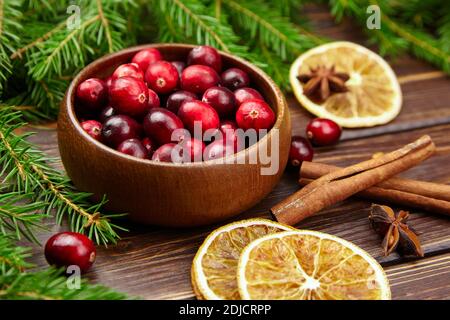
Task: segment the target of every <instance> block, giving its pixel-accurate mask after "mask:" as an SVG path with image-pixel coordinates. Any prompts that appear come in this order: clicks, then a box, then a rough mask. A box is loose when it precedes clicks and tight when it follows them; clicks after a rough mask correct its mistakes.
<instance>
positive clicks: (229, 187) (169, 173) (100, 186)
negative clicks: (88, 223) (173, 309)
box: [58, 44, 291, 227]
mask: <svg viewBox="0 0 450 320" xmlns="http://www.w3.org/2000/svg"><path fill="white" fill-rule="evenodd" d="M150 47H153V48H157V49H159V50H160V51H161V53H162V54H163V55H164V57H165V59H167V60H169V61H170V60H185V58H186V57H187V54H188V52H189V51H190V50H191V49H192V48H193V46H192V45H186V44H152V45H143V46H138V47H133V48H129V49H125V50H122V51H120V52H117V53H114V54H111V55H107V56H105V57H102V58H100V59H98V60H96V61H94V62H93V63H91V64H89V65H88V66H87V67H86V68H84V69H83V70H82V71H81V72H80V73H79V74H78V75H77V76H76V77H75V78H74V79H73V81H72V83H71V84H70V86H69V88H68V90H67V92H66V95H65V98H64V101H63V103H62V106H61V111H60V114H59V119H58V144H59V150H60V153H61V158H62V161H63V164H64V167H65V169H66V171H67V174H68V175H69V177H70V178H71V179H72V181H73V183H74V185H75V186H76V187H77V188H78V189H79V190H82V191H87V192H91V193H93V195H94V196H93V198H94V199H95V200H99V199H100V198H101V197H102V196H103V195H106V196H107V198H108V200H109V201H108V203H107V205H106V208H107V209H108V210H110V211H113V212H127V213H129V217H130V219H132V220H134V221H137V222H141V223H145V224H154V225H161V226H172V227H190V226H199V225H206V224H211V223H215V222H218V221H221V220H225V219H227V218H230V217H232V216H235V215H237V214H239V213H240V212H242V211H244V210H246V209H248V208H250V207H252V206H253V205H255V204H256V203H258V202H259V201H260V200H261V199H263V198H264V197H265V196H266V195H267V194H268V193H269V192H270V191H271V190H272V189H273V187H274V186H275V184H276V183H277V182H278V181H279V179H280V177H281V175H282V173H283V171H284V168H285V166H286V163H287V159H288V153H289V147H290V140H291V124H290V117H289V110H288V107H287V104H286V101H285V99H284V96H283V94H282V93H281V91H280V89H279V88H278V87H277V86H276V85H275V83H274V82H273V81H272V80H271V79H270V78H269V77H268V76H267V75H266V74H265V73H264V72H263V71H261V70H260V69H259V68H257V67H255V66H254V65H252V64H250V63H249V62H246V61H244V60H242V59H239V58H237V57H235V56H232V55H230V54H227V53H223V52H221V55H222V59H223V64H224V68H228V67H232V66H233V67H238V68H241V69H243V70H244V71H246V72H247V73H248V74H249V76H250V78H251V81H252V85H253V86H254V87H256V88H257V89H258V90H259V91H260V92H261V93H262V94H263V96H264V98H265V99H266V101H267V102H268V104H269V105H270V106H271V107H272V108H273V109H274V111H275V113H276V115H277V118H276V123H275V125H274V127H273V129H276V130H273V129H272V130H270V131H269V133H268V134H267V135H266V136H265V137H263V138H262V139H260V140H259V142H258V143H257V144H254V145H252V146H250V147H249V148H247V149H245V150H243V151H241V152H239V153H237V154H235V155H232V156H229V157H227V161H229V160H231V158H232V159H233V160H238V161H235V163H226V164H224V163H221V161H219V159H218V160H213V161H207V162H196V163H187V164H172V163H164V162H155V161H150V160H141V159H138V158H134V157H131V156H128V155H125V154H122V153H120V152H118V151H115V150H114V149H111V148H109V147H107V146H106V145H104V144H102V143H100V142H97V141H96V140H94V139H93V138H91V137H90V136H89V135H88V134H87V133H86V132H84V130H83V129H82V128H81V126H80V124H79V122H78V120H77V116H76V115H75V112H74V101H75V99H74V98H75V92H76V88H77V86H78V84H79V83H81V82H82V81H84V80H86V79H88V78H91V77H106V76H108V75H110V74H111V73H112V71H113V70H114V69H115V68H116V67H117V66H118V65H120V64H123V63H126V62H129V61H130V60H131V58H132V57H133V55H134V54H135V53H136V52H138V51H139V50H142V49H144V48H150ZM277 132H278V133H279V168H278V170H277V171H276V173H275V174H273V175H261V171H260V170H261V167H264V165H262V164H261V162H262V161H260V159H259V157H257V158H258V160H257V163H253V164H251V163H249V159H251V158H252V157H254V156H256V155H257V154H258V152H259V151H260V150H267V149H268V148H269V149H270V143H271V141H272V140H274V141H275V139H276V138H277V134H276V133H277ZM269 154H270V153H269ZM243 162H245V164H240V163H243ZM266 167H267V166H266Z"/></svg>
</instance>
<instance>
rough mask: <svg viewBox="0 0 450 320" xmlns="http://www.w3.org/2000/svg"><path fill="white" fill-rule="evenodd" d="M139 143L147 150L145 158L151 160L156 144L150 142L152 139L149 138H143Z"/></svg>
mask: <svg viewBox="0 0 450 320" xmlns="http://www.w3.org/2000/svg"><path fill="white" fill-rule="evenodd" d="M141 143H142V145H143V146H144V148H145V149H146V150H147V158H148V159H151V158H152V155H153V153H154V152H155V150H156V143H154V142H153V141H152V139H150V138H149V137H145V138H144V139H142V140H141Z"/></svg>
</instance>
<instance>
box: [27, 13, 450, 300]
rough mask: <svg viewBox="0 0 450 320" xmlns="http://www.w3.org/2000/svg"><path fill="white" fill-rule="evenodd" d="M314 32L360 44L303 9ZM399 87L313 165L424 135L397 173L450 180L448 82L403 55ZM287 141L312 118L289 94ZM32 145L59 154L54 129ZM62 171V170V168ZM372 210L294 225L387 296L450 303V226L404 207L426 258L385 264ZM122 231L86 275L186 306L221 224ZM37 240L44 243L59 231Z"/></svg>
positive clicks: (339, 210) (287, 185)
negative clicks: (372, 267)
mask: <svg viewBox="0 0 450 320" xmlns="http://www.w3.org/2000/svg"><path fill="white" fill-rule="evenodd" d="M306 10H307V11H308V14H309V16H310V17H311V19H312V21H313V23H314V28H315V29H316V30H319V31H320V32H321V33H322V34H323V35H325V36H328V37H330V38H334V39H345V40H350V41H355V42H359V43H364V37H363V35H362V34H360V33H358V32H357V31H355V30H358V29H359V28H358V27H357V26H355V25H353V24H352V23H350V22H348V21H346V22H344V23H343V24H341V25H339V26H336V25H335V24H334V23H333V21H332V19H331V17H330V16H329V14H328V13H327V10H324V8H321V7H316V6H308V7H307V8H306ZM390 63H391V64H392V66H393V68H394V71H395V72H396V74H397V76H398V77H399V81H400V83H401V87H402V91H403V97H404V104H403V108H402V112H401V113H400V115H399V116H398V117H397V118H396V119H395V120H394V121H392V122H391V123H389V124H387V125H385V126H379V127H375V128H369V129H354V130H345V131H344V134H343V137H342V141H341V142H340V143H339V144H338V145H337V146H335V147H329V148H320V149H317V150H316V156H315V159H314V160H315V161H320V162H324V163H329V164H335V165H350V164H353V163H355V162H357V161H361V160H364V159H367V158H369V157H370V156H371V155H372V154H373V153H375V152H378V151H389V150H392V149H396V148H398V147H400V146H402V145H404V144H405V143H407V142H410V141H412V140H414V139H416V138H418V137H419V136H421V135H423V134H429V135H430V136H431V137H432V138H433V140H434V142H435V143H436V145H437V154H436V155H435V156H433V157H432V158H431V159H429V160H427V161H425V162H424V163H423V164H421V165H420V166H418V167H415V168H413V169H411V170H409V171H407V172H405V173H404V174H402V175H401V176H404V177H409V178H414V179H421V180H426V181H434V182H439V183H447V184H449V183H450V79H449V78H448V77H447V76H445V75H444V74H443V73H441V72H440V71H438V70H436V69H434V68H433V67H431V66H430V65H428V64H426V63H424V62H421V61H418V60H416V59H414V58H412V57H409V56H402V57H399V58H398V59H396V60H394V61H392V60H391V61H390ZM287 98H288V101H289V105H290V110H291V117H292V126H293V134H304V128H305V125H306V123H307V121H308V120H309V119H310V118H311V117H312V116H311V115H310V114H308V113H307V112H306V111H304V110H303V109H302V108H301V107H300V106H299V104H298V103H297V102H296V101H295V99H294V98H293V97H292V96H290V95H288V96H287ZM34 131H37V134H36V135H35V136H34V137H32V138H31V140H32V141H33V142H36V143H37V144H38V145H39V146H40V147H41V148H42V149H43V150H44V151H46V152H48V153H49V154H51V155H55V156H57V155H58V150H57V142H56V133H55V131H54V129H44V130H42V129H38V130H36V129H34ZM61 169H62V166H61ZM296 180H297V173H296V172H286V173H285V174H284V176H283V178H282V180H281V181H280V183H279V184H278V185H277V186H276V187H275V189H274V190H273V191H272V193H270V195H269V196H267V197H266V198H265V199H264V200H263V201H261V203H259V204H258V205H257V206H255V207H254V208H252V209H251V210H249V211H248V212H246V213H244V214H242V215H240V216H238V217H236V219H235V220H238V219H243V218H248V217H255V216H261V217H266V218H268V217H269V215H268V213H267V212H268V209H269V208H270V207H271V206H272V205H274V204H275V203H277V202H278V201H280V200H281V199H283V198H285V197H286V196H288V195H289V194H291V193H292V192H294V191H296V190H297V189H298V185H297V183H296ZM370 205H371V203H370V202H367V201H363V200H359V199H354V198H351V199H348V200H347V201H344V202H342V203H340V204H338V205H335V206H333V207H331V208H328V209H326V210H323V211H322V212H320V213H319V214H318V215H316V216H314V217H312V218H309V219H307V220H305V221H303V222H302V223H300V224H298V225H297V226H296V227H298V228H303V229H312V230H320V231H323V232H327V233H331V234H334V235H337V236H339V237H342V238H344V239H346V240H349V241H351V242H353V243H355V244H356V245H358V246H360V247H362V248H363V249H365V250H367V251H368V252H369V253H370V254H371V255H372V256H374V257H375V258H376V259H377V260H378V261H379V262H380V263H381V264H382V265H383V267H384V268H385V270H386V272H387V275H388V278H389V281H390V284H391V288H392V297H393V299H450V219H449V218H448V217H443V216H438V215H433V214H430V213H425V212H420V211H416V210H412V211H411V212H412V217H411V220H410V221H411V225H412V226H413V227H414V228H415V229H416V230H417V231H418V232H419V234H420V238H421V241H422V244H423V247H424V251H425V258H422V259H418V260H405V259H404V258H401V257H400V256H398V255H397V254H392V255H391V256H389V257H383V255H382V251H381V248H380V243H381V240H380V239H379V237H378V236H377V235H376V234H375V233H374V232H373V231H372V229H371V227H370V225H369V222H368V218H367V217H368V209H369V207H370ZM121 224H122V225H125V226H126V227H128V228H129V229H130V232H129V233H124V234H123V239H122V240H121V241H120V242H119V244H118V245H116V246H110V247H108V248H98V258H97V261H96V263H95V266H94V268H93V269H92V271H90V272H89V273H88V274H87V277H88V278H89V279H90V280H91V281H92V282H95V283H101V284H104V285H107V286H110V287H112V288H115V289H117V290H120V291H123V292H127V293H129V294H130V295H133V296H139V297H141V298H145V299H191V298H194V294H193V292H192V289H191V284H190V267H191V262H192V258H193V256H194V254H195V252H196V250H197V249H198V247H199V245H200V244H201V242H202V241H203V239H204V238H205V236H206V235H207V234H208V233H209V232H210V231H211V230H213V229H214V228H216V227H218V226H219V225H215V226H210V227H205V228H197V229H188V230H174V229H163V228H158V227H145V226H139V225H136V224H131V223H129V222H128V221H123V222H122V223H121ZM50 226H51V230H50V231H49V232H45V233H42V234H40V235H39V238H40V239H41V240H42V241H43V242H44V243H45V240H46V239H47V238H48V237H49V236H50V234H52V233H54V232H55V231H57V230H60V227H57V226H54V225H52V224H50ZM34 253H35V254H34V256H33V261H32V262H34V263H36V264H37V265H38V268H42V267H44V266H46V262H45V259H44V257H43V249H42V248H41V247H37V246H36V247H34Z"/></svg>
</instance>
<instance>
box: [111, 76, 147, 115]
mask: <svg viewBox="0 0 450 320" xmlns="http://www.w3.org/2000/svg"><path fill="white" fill-rule="evenodd" d="M109 98H110V103H111V106H112V107H113V108H114V109H115V110H116V111H117V113H119V114H126V115H129V116H132V117H140V116H142V115H144V114H145V113H146V112H147V111H148V109H149V106H148V88H147V86H146V85H145V83H144V82H143V81H140V80H138V79H136V78H132V77H122V78H118V79H115V80H113V81H112V83H111V87H110V88H109Z"/></svg>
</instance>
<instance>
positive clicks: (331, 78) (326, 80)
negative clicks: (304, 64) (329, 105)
mask: <svg viewBox="0 0 450 320" xmlns="http://www.w3.org/2000/svg"><path fill="white" fill-rule="evenodd" d="M309 70H310V73H309V74H300V75H298V76H297V79H298V81H300V82H301V83H304V86H303V92H304V94H305V95H306V96H307V97H308V98H310V99H312V100H317V101H319V102H323V101H325V100H327V99H328V97H329V96H330V95H332V94H333V93H337V92H345V91H347V87H346V86H345V82H346V81H347V80H348V79H349V78H350V77H349V75H348V74H346V73H342V72H336V70H335V66H334V65H332V66H331V67H330V68H327V67H326V66H318V67H316V68H310V69H309Z"/></svg>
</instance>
